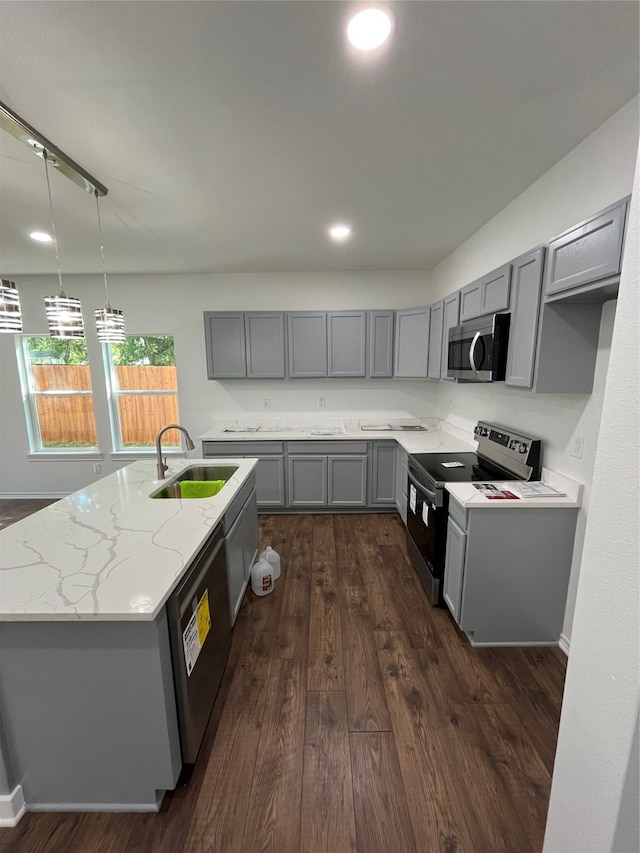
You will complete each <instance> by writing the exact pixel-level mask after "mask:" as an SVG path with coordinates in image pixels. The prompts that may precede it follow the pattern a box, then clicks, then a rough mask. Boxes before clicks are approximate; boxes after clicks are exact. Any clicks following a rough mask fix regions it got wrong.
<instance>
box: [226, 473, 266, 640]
mask: <svg viewBox="0 0 640 853" xmlns="http://www.w3.org/2000/svg"><path fill="white" fill-rule="evenodd" d="M239 504H241V506H239ZM224 531H225V549H226V560H227V583H228V585H229V616H230V619H231V625H232V626H233V625H234V624H235V621H236V619H237V617H238V611H239V610H240V605H241V604H242V599H243V597H244V593H245V591H246V588H247V583H248V580H249V574H250V572H251V566H252V565H253V563H254V561H255V557H256V554H257V553H258V505H257V501H256V490H255V487H254V485H253V483H250V491H249V493H248V494H247V490H246V487H243V489H242V490H241V492H240V494H239V496H238V497H236V498H235V499H234V501H233V503H232V504H231V506H230V507H229V509H228V510H227V512H226V513H225V517H224Z"/></svg>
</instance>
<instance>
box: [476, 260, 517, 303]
mask: <svg viewBox="0 0 640 853" xmlns="http://www.w3.org/2000/svg"><path fill="white" fill-rule="evenodd" d="M510 285H511V264H505V265H504V266H503V267H500V268H499V269H497V270H493V272H490V273H487V275H484V276H482V313H483V314H495V313H496V312H497V311H507V310H508V309H509V295H510V289H511V287H510Z"/></svg>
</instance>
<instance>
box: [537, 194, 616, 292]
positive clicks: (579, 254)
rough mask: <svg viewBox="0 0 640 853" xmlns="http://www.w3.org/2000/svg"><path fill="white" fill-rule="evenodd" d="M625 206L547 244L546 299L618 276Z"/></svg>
mask: <svg viewBox="0 0 640 853" xmlns="http://www.w3.org/2000/svg"><path fill="white" fill-rule="evenodd" d="M627 204H628V202H627V200H626V199H625V200H624V201H621V202H618V203H617V204H615V205H613V206H612V207H609V208H607V209H606V210H604V211H603V212H602V213H599V214H598V215H596V216H594V217H592V218H591V219H587V220H586V221H585V222H582V223H581V224H580V225H577V226H575V227H574V228H571V229H570V230H568V231H565V232H564V233H563V234H561V235H560V236H559V237H556V238H555V239H554V240H552V241H551V242H550V243H549V250H548V252H549V254H548V259H547V270H546V275H545V282H544V290H545V295H546V296H550V295H553V294H555V293H560V292H562V291H566V290H569V289H571V288H574V287H580V286H583V285H588V284H591V283H592V282H596V281H599V280H601V279H604V278H608V277H611V276H617V275H619V273H620V269H621V265H622V246H623V240H624V228H625V219H626V212H627Z"/></svg>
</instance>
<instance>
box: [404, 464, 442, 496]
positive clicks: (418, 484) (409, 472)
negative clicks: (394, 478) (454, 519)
mask: <svg viewBox="0 0 640 853" xmlns="http://www.w3.org/2000/svg"><path fill="white" fill-rule="evenodd" d="M407 474H408V476H409V480H410V481H411V482H412V483H413V485H414V486H415V487H416V489H419V490H420V491H421V492H423V493H424V494H425V495H428V496H429V497H430V498H431V500H432V501H433V503H434V504H435V502H436V493H435V492H430V491H429V489H427V488H425V486H424V485H423V484H422V483H419V482H418V481H417V480H416V479H415V477H412V476H411V471H407Z"/></svg>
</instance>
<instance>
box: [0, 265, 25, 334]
mask: <svg viewBox="0 0 640 853" xmlns="http://www.w3.org/2000/svg"><path fill="white" fill-rule="evenodd" d="M21 331H22V311H21V310H20V296H19V294H18V289H17V287H16V283H15V281H7V279H6V278H3V279H0V332H13V333H14V334H15V333H16V332H21Z"/></svg>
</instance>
